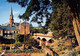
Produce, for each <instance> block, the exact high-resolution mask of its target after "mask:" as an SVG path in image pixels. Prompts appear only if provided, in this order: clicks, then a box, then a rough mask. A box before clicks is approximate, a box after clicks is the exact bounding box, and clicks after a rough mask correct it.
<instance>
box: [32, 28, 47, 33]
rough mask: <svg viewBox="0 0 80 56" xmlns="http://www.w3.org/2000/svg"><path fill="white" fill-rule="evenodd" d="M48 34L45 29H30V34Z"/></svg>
mask: <svg viewBox="0 0 80 56" xmlns="http://www.w3.org/2000/svg"><path fill="white" fill-rule="evenodd" d="M47 32H48V30H47V29H44V28H43V27H41V28H31V33H32V34H33V33H43V34H46V33H47Z"/></svg>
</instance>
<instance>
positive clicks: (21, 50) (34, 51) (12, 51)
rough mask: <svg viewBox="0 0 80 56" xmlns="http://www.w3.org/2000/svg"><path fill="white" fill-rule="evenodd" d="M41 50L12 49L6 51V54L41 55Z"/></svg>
mask: <svg viewBox="0 0 80 56" xmlns="http://www.w3.org/2000/svg"><path fill="white" fill-rule="evenodd" d="M43 52H44V51H43V50H40V49H25V50H24V49H14V50H6V53H43Z"/></svg>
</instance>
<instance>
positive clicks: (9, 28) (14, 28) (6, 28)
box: [1, 26, 17, 30]
mask: <svg viewBox="0 0 80 56" xmlns="http://www.w3.org/2000/svg"><path fill="white" fill-rule="evenodd" d="M1 29H3V30H17V29H16V27H15V26H14V27H10V26H1Z"/></svg>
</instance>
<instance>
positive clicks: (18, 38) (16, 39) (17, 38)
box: [14, 34, 21, 42]
mask: <svg viewBox="0 0 80 56" xmlns="http://www.w3.org/2000/svg"><path fill="white" fill-rule="evenodd" d="M20 37H21V36H20V34H17V35H16V36H15V37H14V39H15V41H16V42H19V40H20Z"/></svg>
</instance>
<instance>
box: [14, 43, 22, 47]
mask: <svg viewBox="0 0 80 56" xmlns="http://www.w3.org/2000/svg"><path fill="white" fill-rule="evenodd" d="M14 46H15V48H18V47H20V46H22V43H15V44H14Z"/></svg>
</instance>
